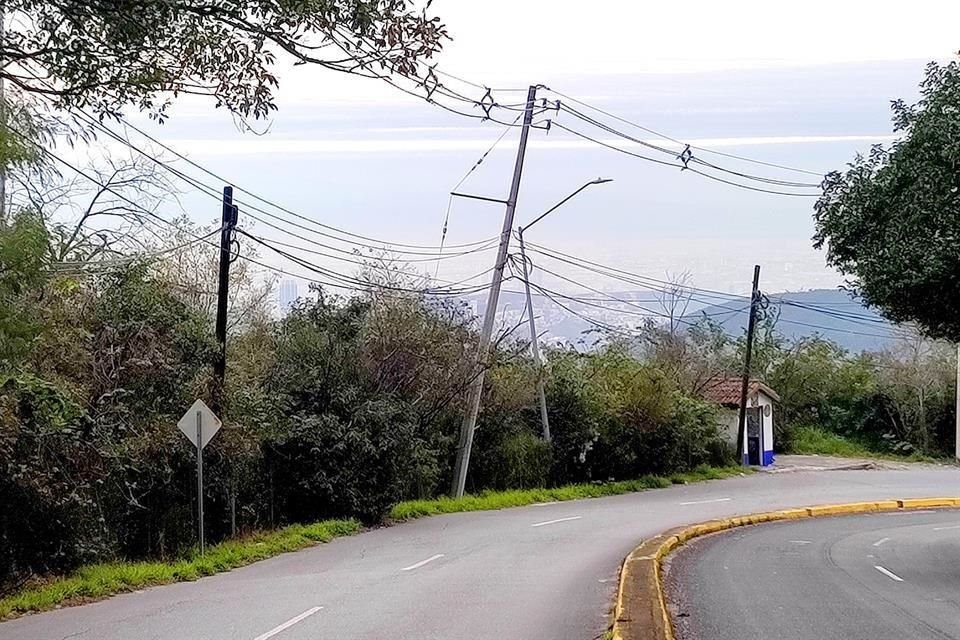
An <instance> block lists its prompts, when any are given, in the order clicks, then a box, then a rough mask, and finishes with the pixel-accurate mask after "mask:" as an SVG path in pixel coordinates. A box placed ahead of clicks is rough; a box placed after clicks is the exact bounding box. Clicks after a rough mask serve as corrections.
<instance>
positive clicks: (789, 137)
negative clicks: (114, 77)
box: [132, 0, 960, 293]
mask: <svg viewBox="0 0 960 640" xmlns="http://www.w3.org/2000/svg"><path fill="white" fill-rule="evenodd" d="M431 11H433V12H434V13H435V14H436V15H438V16H440V17H441V18H442V20H443V21H444V22H445V23H446V24H447V26H448V29H449V31H450V33H451V35H452V36H453V40H452V41H451V42H449V43H447V45H446V46H445V49H444V51H443V53H442V54H441V55H440V56H439V57H438V58H437V59H436V62H437V64H438V68H439V69H441V70H444V71H446V72H449V73H452V74H455V75H456V76H458V77H460V78H464V79H466V80H469V81H471V82H475V83H477V84H479V85H486V86H492V87H496V88H498V89H499V88H502V89H507V90H508V91H497V92H496V96H497V99H498V101H499V102H503V103H520V102H522V101H523V99H524V95H525V93H526V87H527V86H528V85H530V84H542V85H545V86H546V87H549V90H547V89H541V90H540V92H539V95H540V96H544V97H548V98H551V99H554V98H558V97H559V95H558V94H557V93H555V92H554V91H556V92H560V93H562V94H566V95H568V96H572V97H574V98H577V99H579V100H581V101H583V102H585V103H588V104H589V105H592V106H594V107H598V108H600V109H603V110H604V111H607V112H609V113H612V114H615V115H617V116H619V117H622V118H625V119H627V120H629V121H631V122H634V123H638V124H640V125H642V126H644V127H646V128H648V129H651V130H653V131H656V132H658V133H663V134H666V135H668V136H670V137H671V138H673V139H674V140H679V141H683V142H690V143H692V144H695V145H698V146H702V147H706V148H709V149H712V150H716V151H723V152H726V153H733V154H737V155H740V156H745V157H749V158H751V159H754V160H760V161H764V162H772V163H776V164H782V165H785V166H790V167H797V168H802V169H805V170H808V171H813V172H815V173H825V172H828V171H831V170H836V169H842V168H843V167H844V165H845V163H847V162H849V161H850V160H851V159H852V158H853V157H854V155H855V154H856V153H858V152H860V153H862V152H866V151H867V150H869V148H870V145H871V144H876V143H884V142H889V141H890V140H891V133H892V132H891V126H890V113H889V103H890V101H891V100H893V99H896V98H901V97H902V98H905V99H908V100H911V99H914V98H915V96H916V91H917V89H916V87H917V84H918V82H919V81H920V80H921V78H922V74H923V68H924V66H925V64H926V63H927V62H929V61H930V60H934V59H935V60H940V61H946V60H950V59H951V58H952V56H953V55H954V52H955V51H956V50H957V49H958V48H960V36H957V33H956V28H955V26H956V25H957V24H958V23H960V3H955V2H948V1H946V0H943V1H932V0H915V1H914V2H912V3H911V5H910V10H909V11H904V10H903V6H902V4H900V3H897V4H895V3H893V2H885V1H873V2H861V1H849V0H847V1H844V2H836V1H832V2H822V1H807V2H803V3H781V2H769V1H767V2H754V1H752V0H751V1H746V0H730V1H728V2H723V3H718V2H701V1H696V0H693V1H686V2H650V1H647V2H638V1H636V0H628V1H620V0H595V1H594V2H591V3H583V2H572V1H568V0H558V1H555V2H553V3H533V2H517V1H516V0H514V1H511V2H508V1H506V0H485V1H484V2H465V1H464V0H435V1H434V2H433V4H432V8H431ZM279 75H280V82H281V86H280V90H279V93H278V106H279V109H278V111H277V112H276V113H275V114H274V115H273V116H272V118H271V119H270V121H269V122H267V123H260V124H258V125H255V126H258V127H262V128H263V130H264V131H265V132H264V133H262V134H260V135H255V134H252V133H249V132H244V131H241V130H240V129H238V127H237V126H236V123H235V121H234V120H233V119H232V118H231V117H230V116H229V114H227V113H225V112H223V111H222V110H216V109H214V108H213V107H212V104H211V103H209V102H203V101H197V100H187V101H181V102H180V103H178V104H177V106H176V107H175V108H174V109H173V111H172V112H171V118H170V119H169V120H168V121H167V122H166V123H165V124H163V125H157V124H155V123H152V122H149V121H146V120H144V119H143V118H142V117H137V116H132V118H133V119H134V121H135V122H137V123H138V125H140V126H144V127H145V128H146V129H147V130H148V131H149V132H150V133H151V134H152V135H154V136H156V137H157V138H158V139H161V140H162V141H164V143H166V144H168V145H170V146H171V147H172V148H174V149H176V150H177V151H178V152H181V153H183V154H185V155H187V156H188V157H190V158H191V159H192V160H194V161H195V162H197V163H199V164H201V165H203V166H205V167H208V168H210V169H211V170H213V171H215V172H217V173H219V174H221V175H223V176H226V177H228V178H229V179H230V180H231V181H232V182H233V183H234V184H236V185H238V186H242V187H243V188H245V189H248V190H250V191H253V192H255V193H258V194H260V195H262V196H264V197H265V198H267V199H268V200H270V201H272V202H275V203H277V204H280V205H282V206H283V207H285V208H287V209H289V210H291V211H295V212H297V213H299V214H301V215H304V216H306V217H309V218H312V219H314V220H318V221H321V222H322V223H324V224H328V225H332V226H335V227H338V228H341V229H346V230H348V231H350V232H353V233H357V234H362V235H366V236H371V237H376V238H383V239H388V240H390V241H392V242H402V243H411V244H420V245H431V246H435V245H437V244H439V242H440V238H441V229H442V227H443V224H444V219H445V217H446V215H447V213H448V202H449V195H448V194H449V192H450V190H451V189H452V188H453V187H454V186H455V185H456V184H457V183H458V182H459V181H460V180H461V178H463V176H464V174H466V173H467V172H468V170H469V169H470V168H471V167H472V166H473V165H474V164H475V163H476V162H477V160H478V158H479V157H480V155H481V154H482V153H483V152H484V151H485V150H487V149H488V148H489V147H490V146H491V144H493V142H494V141H495V140H497V138H498V137H499V136H500V135H501V134H502V133H504V131H505V128H504V127H503V126H502V125H500V124H497V123H494V122H481V121H479V120H477V119H472V118H465V117H461V116H457V115H453V114H449V113H447V112H445V111H443V110H441V109H439V108H437V107H436V106H433V105H430V104H427V103H426V102H424V101H422V100H418V99H416V98H413V97H410V96H408V95H405V94H403V93H401V92H399V91H397V90H395V89H393V88H391V87H389V86H386V85H384V84H382V83H380V82H377V81H375V80H367V79H361V78H352V77H347V76H343V75H339V74H336V73H334V72H330V71H326V70H323V69H317V68H310V67H308V66H298V67H291V66H288V65H286V64H284V65H282V66H281V68H280V69H279ZM445 83H449V85H448V86H450V87H451V88H455V89H456V90H457V91H460V92H461V93H464V94H466V95H469V96H470V97H472V98H475V99H480V98H481V97H482V95H483V90H482V89H481V88H477V87H474V86H471V85H468V84H463V83H459V82H457V81H454V80H445ZM561 99H562V100H563V98H561ZM566 104H572V103H569V102H567V103H566ZM464 108H465V109H466V110H468V111H472V112H474V113H479V109H477V108H475V107H474V108H472V109H471V108H470V107H469V106H466V107H464ZM578 108H579V107H578ZM590 113H592V114H593V115H594V116H596V117H601V116H600V114H599V113H598V112H594V111H590ZM515 116H516V113H515V112H512V111H511V112H503V113H501V117H503V118H508V119H509V120H513V118H514V117H515ZM548 117H552V118H554V119H555V121H556V122H557V123H558V124H563V125H566V126H569V127H571V128H576V129H579V130H581V131H583V132H589V134H590V135H591V136H595V137H597V138H599V139H602V140H608V141H611V142H614V141H615V142H616V143H617V144H618V145H620V146H623V147H625V148H628V149H630V150H632V151H638V150H640V148H639V147H637V146H635V145H630V144H623V143H624V141H623V140H619V141H616V139H615V138H612V137H611V136H610V135H608V134H606V133H604V132H602V131H599V130H596V129H591V128H590V127H589V126H588V125H585V124H584V123H582V122H579V121H577V120H576V119H574V118H573V117H571V116H570V115H569V114H566V113H561V114H543V115H542V116H541V118H548ZM605 121H606V122H608V123H610V124H615V125H617V127H618V128H621V129H622V130H624V131H628V132H629V133H630V134H631V135H633V136H636V137H638V138H641V139H643V140H649V141H652V142H657V143H658V144H668V145H671V144H672V143H667V142H666V141H665V140H664V139H662V138H658V137H657V136H655V135H653V134H650V133H648V132H644V131H642V130H639V129H636V128H632V127H630V126H629V125H626V124H623V123H620V122H618V121H612V120H609V119H606V120H605ZM517 137H518V136H517V131H516V130H515V129H514V128H511V129H510V130H509V131H506V133H505V135H504V137H503V139H502V140H501V142H500V143H499V144H497V145H496V146H495V148H494V150H493V151H492V152H491V153H490V155H489V156H488V157H487V159H486V160H485V161H484V162H483V163H482V164H481V165H480V166H479V167H478V168H477V169H476V170H475V171H473V172H472V173H471V174H470V175H469V177H468V178H467V180H466V181H465V182H464V183H463V186H462V187H461V189H460V190H461V191H466V192H469V193H474V194H482V195H486V196H490V197H495V198H505V197H506V195H507V192H508V189H509V181H510V177H511V172H512V168H513V163H514V157H515V153H516V144H517ZM671 148H674V147H672V146H671ZM676 149H677V150H679V147H676ZM704 154H706V152H704ZM699 155H701V154H700V152H698V156H699ZM702 157H704V158H708V157H709V158H710V160H711V161H713V162H717V163H718V164H721V165H723V166H724V167H727V168H730V169H732V170H737V171H745V170H746V171H750V172H751V173H756V174H761V175H765V176H770V177H776V178H781V179H789V180H799V181H804V182H806V181H813V182H817V181H818V179H817V178H816V177H814V176H811V175H808V174H801V173H795V172H785V171H782V170H779V169H774V168H771V167H766V166H762V165H756V164H750V163H744V162H741V161H738V160H734V159H731V158H726V157H723V156H711V155H702ZM667 159H670V158H667ZM597 177H604V178H611V179H612V180H613V182H611V183H609V184H604V185H598V186H594V187H591V188H589V189H587V190H585V191H584V192H582V193H581V194H580V195H578V196H577V197H576V198H574V199H573V200H571V201H570V202H569V203H567V204H566V205H564V206H563V207H561V208H560V209H558V210H557V211H555V212H554V213H552V214H551V215H550V217H549V218H547V219H545V220H544V221H543V222H541V223H538V225H537V227H536V228H535V229H531V230H530V231H529V232H528V238H529V240H530V241H531V242H535V243H539V244H542V245H545V246H548V247H551V248H553V249H555V250H559V251H562V252H565V253H571V254H575V255H577V256H582V257H584V258H588V259H591V260H594V261H597V262H601V263H604V264H608V265H611V266H614V267H617V268H620V269H625V270H629V271H632V272H636V273H642V274H645V275H649V276H652V277H656V278H664V277H665V276H667V275H670V274H678V273H683V272H688V273H689V274H690V277H691V281H692V283H693V284H695V285H697V286H700V287H707V288H711V289H718V290H722V291H728V292H732V293H743V292H745V291H747V290H748V289H749V284H750V282H749V281H750V277H751V275H752V268H753V265H754V264H761V265H762V268H763V275H762V286H763V288H764V289H765V290H768V291H784V290H792V291H797V290H803V289H810V288H820V287H836V286H837V285H839V284H840V283H841V282H842V278H841V276H840V275H839V274H837V273H835V272H833V271H832V270H830V269H828V268H827V267H826V266H825V263H824V256H823V254H822V253H821V252H819V251H816V250H814V249H813V248H812V246H811V240H810V239H811V236H812V235H813V221H812V217H811V216H812V205H813V202H814V201H815V198H805V197H787V196H780V195H771V194H764V193H757V192H752V191H748V190H744V189H739V188H735V187H732V186H728V185H724V184H720V183H716V182H712V181H708V180H705V179H703V178H701V177H699V176H697V175H695V174H692V173H689V172H680V171H679V170H677V169H675V168H671V167H663V166H659V165H656V164H653V163H649V162H645V161H642V160H638V159H636V158H633V157H630V156H627V155H625V154H620V153H617V152H615V151H611V150H609V149H606V148H603V147H600V146H597V145H595V144H592V143H590V142H587V141H584V140H582V139H579V138H577V137H575V136H573V135H571V134H569V133H567V132H565V131H563V130H561V129H559V128H557V127H553V128H551V130H550V132H549V133H548V132H545V131H542V130H534V131H533V132H532V134H531V137H530V146H529V151H528V153H527V157H526V163H525V168H524V174H523V183H522V187H521V193H520V198H519V201H518V207H517V223H518V224H524V223H525V222H526V221H529V220H531V219H533V218H535V217H536V216H537V215H539V213H541V212H542V211H544V210H546V209H547V208H549V207H550V206H551V205H553V204H554V203H556V202H557V201H559V200H560V199H562V198H563V197H565V196H566V195H568V194H569V193H570V192H572V191H573V190H575V189H576V188H578V187H579V186H580V185H582V184H583V183H584V182H586V181H588V180H592V179H594V178H597ZM182 202H183V206H184V207H185V209H186V210H187V212H188V213H189V215H190V216H191V217H193V218H194V219H196V220H197V221H199V222H209V221H210V220H212V219H214V218H215V217H216V216H218V215H219V207H218V205H217V203H216V202H214V201H213V200H212V199H211V198H208V197H205V196H202V195H199V194H197V193H193V192H191V191H185V193H184V194H183V197H182ZM246 214H254V215H256V213H255V212H253V211H247V212H245V211H244V209H243V208H242V207H241V211H240V221H241V222H240V224H241V226H243V227H245V228H247V229H248V230H249V231H250V232H251V233H256V234H258V235H262V236H263V237H265V238H268V239H272V240H281V239H282V240H283V241H286V242H289V243H298V244H300V245H302V246H314V245H313V244H312V242H313V241H316V240H318V239H319V238H317V237H316V236H311V235H309V234H307V233H306V232H303V233H299V232H298V231H297V229H295V228H291V227H288V228H289V229H290V231H292V232H293V233H295V234H297V233H299V235H300V236H301V238H300V239H297V238H296V237H295V236H292V235H285V234H281V233H279V232H276V231H275V230H273V229H270V228H269V227H267V226H265V225H263V224H261V223H258V222H256V221H254V220H252V219H251V218H250V217H249V216H248V215H246ZM502 218H503V207H502V206H501V205H498V204H494V203H485V202H479V201H471V200H463V199H456V200H454V201H453V203H452V206H450V208H449V225H448V228H449V231H448V235H447V237H446V242H447V243H448V244H452V245H456V244H461V243H469V242H473V241H476V240H481V239H485V238H490V237H493V236H495V235H497V234H498V233H499V231H500V226H501V224H502ZM333 244H336V246H338V247H347V248H348V245H346V244H337V243H333ZM261 255H262V257H263V260H264V261H265V262H267V263H269V264H271V265H273V266H277V267H283V268H287V269H289V270H290V271H297V269H295V268H294V267H292V266H291V265H290V264H289V263H288V262H286V261H285V260H284V259H282V258H280V257H278V256H275V255H270V254H269V251H266V250H264V251H262V252H261ZM304 255H305V257H308V258H309V259H310V260H311V261H315V262H316V263H318V264H322V265H323V266H327V267H330V268H333V269H336V270H338V271H339V272H344V273H350V272H352V271H353V270H354V269H355V265H352V264H350V263H342V262H336V261H330V260H328V259H326V258H322V257H318V256H315V255H310V256H307V255H306V254H304ZM537 260H539V258H536V257H535V258H534V262H535V264H536V262H537ZM492 261H493V253H492V251H488V252H481V253H474V254H470V255H466V256H463V257H460V258H451V259H448V260H444V261H443V262H442V263H441V264H440V267H439V271H438V274H439V277H440V278H441V279H447V280H459V279H462V278H466V277H468V276H471V275H473V274H476V273H478V272H481V271H483V270H484V269H487V268H488V267H489V266H490V265H491V264H492ZM547 264H548V263H547V262H543V265H544V266H546V265H547ZM424 267H429V270H430V271H431V272H432V271H433V269H434V268H435V267H436V265H435V264H432V263H430V264H426V263H418V267H417V268H419V269H422V268H424ZM549 268H550V269H553V270H557V269H566V270H565V271H564V272H563V273H565V274H566V275H568V276H570V277H573V278H575V279H577V280H579V281H582V282H584V283H586V284H588V285H590V286H592V287H595V288H599V289H602V290H615V289H622V288H623V283H617V282H616V281H605V280H604V279H603V278H600V277H599V276H597V275H596V274H591V273H588V272H579V271H577V270H576V269H575V268H573V267H570V266H569V265H567V266H565V267H564V266H563V265H558V264H553V265H552V266H550V267H549ZM299 271H300V272H302V270H299ZM538 277H540V278H543V279H545V280H551V278H550V277H549V276H547V275H545V274H543V273H541V274H539V276H538ZM487 278H489V276H487ZM541 281H544V280H541ZM554 285H555V286H556V287H557V289H560V290H563V289H567V288H570V286H571V285H569V283H565V282H562V281H557V280H554Z"/></svg>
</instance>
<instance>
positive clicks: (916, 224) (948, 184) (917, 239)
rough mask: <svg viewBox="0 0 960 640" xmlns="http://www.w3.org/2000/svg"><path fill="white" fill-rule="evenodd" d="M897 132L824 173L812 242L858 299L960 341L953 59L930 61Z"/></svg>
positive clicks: (958, 111)
mask: <svg viewBox="0 0 960 640" xmlns="http://www.w3.org/2000/svg"><path fill="white" fill-rule="evenodd" d="M920 94H921V99H920V101H919V102H917V103H916V104H914V105H907V104H906V103H904V102H903V101H902V100H898V101H896V102H894V103H893V123H894V131H895V132H896V133H898V134H900V135H901V136H902V137H901V138H900V139H899V140H898V141H896V142H895V143H893V144H892V145H890V146H889V148H885V147H883V146H880V145H877V146H874V147H873V149H872V150H871V151H870V153H869V155H867V156H866V157H864V156H861V155H858V156H857V157H856V158H855V159H854V161H853V162H852V163H851V164H850V165H849V169H848V170H847V171H846V172H845V173H839V172H834V173H831V174H829V175H828V176H826V178H825V180H824V183H823V195H822V196H821V198H820V199H819V201H818V202H817V204H816V207H815V210H816V213H815V216H814V219H815V221H816V235H815V236H814V246H816V247H817V248H824V247H825V248H826V249H827V262H828V264H830V265H831V266H834V267H836V268H837V269H839V270H840V271H841V272H842V273H843V274H845V275H847V276H850V278H851V284H852V286H853V288H854V289H855V290H856V292H857V293H858V294H859V295H860V296H861V297H862V298H863V300H864V301H865V302H866V303H868V304H870V305H873V306H876V307H878V308H879V309H881V310H882V311H883V312H884V313H885V315H887V316H888V317H889V318H890V319H892V320H894V321H897V322H905V321H914V322H917V323H918V324H919V325H920V326H921V327H922V328H923V329H924V331H925V332H926V333H927V334H929V335H930V336H933V337H939V338H948V339H950V340H953V341H960V284H958V283H960V242H958V238H960V216H958V215H957V211H958V210H960V65H958V63H957V62H956V61H954V62H951V63H949V64H947V65H939V64H937V63H930V64H929V65H928V66H927V70H926V77H925V78H924V80H923V82H922V83H921V84H920Z"/></svg>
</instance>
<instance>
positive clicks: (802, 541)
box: [790, 540, 813, 544]
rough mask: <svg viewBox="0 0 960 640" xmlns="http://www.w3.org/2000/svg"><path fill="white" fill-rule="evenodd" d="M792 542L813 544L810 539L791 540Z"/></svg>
mask: <svg viewBox="0 0 960 640" xmlns="http://www.w3.org/2000/svg"><path fill="white" fill-rule="evenodd" d="M790 542H792V543H793V544H813V542H812V541H810V540H791V541H790Z"/></svg>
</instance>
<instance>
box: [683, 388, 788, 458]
mask: <svg viewBox="0 0 960 640" xmlns="http://www.w3.org/2000/svg"><path fill="white" fill-rule="evenodd" d="M742 385H743V379H742V378H715V379H713V380H710V381H709V382H707V384H706V386H705V387H704V388H703V391H702V392H701V393H702V395H703V398H704V399H705V400H709V401H710V402H716V403H717V404H719V405H720V406H721V407H722V409H721V412H720V419H719V427H720V433H721V434H722V435H723V436H724V437H725V438H726V439H727V442H729V443H730V446H731V447H732V448H734V449H736V446H737V426H738V424H739V419H740V394H741V391H742ZM777 402H780V396H778V395H777V394H776V392H775V391H774V390H773V389H771V388H770V387H768V386H767V385H765V384H763V383H762V382H760V381H759V380H750V383H749V384H748V385H747V415H746V425H745V426H746V436H745V437H744V439H743V450H742V451H741V452H740V457H741V458H742V459H743V462H744V464H749V465H754V466H763V467H766V466H768V465H771V464H773V407H774V403H777Z"/></svg>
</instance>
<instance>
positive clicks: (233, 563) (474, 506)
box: [0, 465, 750, 620]
mask: <svg viewBox="0 0 960 640" xmlns="http://www.w3.org/2000/svg"><path fill="white" fill-rule="evenodd" d="M749 472H750V471H749V469H742V468H740V467H710V466H707V465H701V466H699V467H697V468H696V469H693V470H692V471H689V472H686V473H675V474H672V475H670V476H668V477H662V476H643V477H641V478H638V479H637V480H628V481H623V482H610V483H602V484H588V485H568V486H563V487H556V488H553V489H525V490H519V489H518V490H508V491H484V492H483V493H481V494H480V495H477V496H471V495H466V496H464V497H463V498H460V499H456V500H453V499H450V498H437V499H434V500H409V501H405V502H401V503H400V504H397V505H395V506H394V507H393V509H391V511H390V514H389V518H388V519H389V520H392V521H402V520H413V519H416V518H422V517H427V516H433V515H440V514H444V513H458V512H465V511H487V510H494V509H506V508H510V507H521V506H525V505H530V504H534V503H538V502H539V503H542V502H560V501H566V500H579V499H584V498H600V497H604V496H612V495H620V494H624V493H632V492H636V491H644V490H647V489H662V488H665V487H669V486H671V485H674V484H691V483H694V482H702V481H705V480H718V479H721V478H727V477H730V476H734V475H743V474H745V473H749ZM361 528H362V527H361V524H360V522H358V521H357V520H327V521H323V522H318V523H314V524H310V525H290V526H286V527H283V528H281V529H276V530H273V531H265V532H257V533H253V534H249V535H244V536H242V537H240V538H236V539H231V540H225V541H224V542H221V543H219V544H217V545H215V546H213V547H211V548H209V549H207V550H206V552H205V553H204V554H202V555H201V554H200V553H199V552H198V551H197V550H196V549H190V550H188V551H187V552H186V553H184V554H183V555H181V556H180V557H176V558H170V559H167V560H154V561H139V562H136V561H134V562H125V561H114V562H108V563H101V564H94V565H88V566H83V567H80V568H79V569H77V570H75V571H73V572H71V573H70V574H68V575H66V576H59V577H58V576H50V577H45V578H37V579H34V580H32V581H30V582H28V583H27V584H26V585H25V586H24V587H23V588H21V589H20V590H19V591H17V593H15V594H13V595H9V596H7V597H4V598H0V620H3V619H5V618H9V617H14V616H17V615H21V614H24V613H33V612H39V611H47V610H50V609H53V608H56V607H61V606H67V605H71V604H79V603H82V602H88V601H92V600H97V599H101V598H105V597H108V596H111V595H116V594H118V593H125V592H129V591H136V590H138V589H145V588H147V587H154V586H159V585H164V584H171V583H174V582H190V581H193V580H198V579H200V578H203V577H205V576H211V575H214V574H216V573H221V572H224V571H229V570H231V569H236V568H238V567H242V566H245V565H248V564H250V563H252V562H257V561H258V560H265V559H267V558H272V557H274V556H276V555H279V554H281V553H288V552H291V551H298V550H300V549H304V548H306V547H309V546H313V545H315V544H318V543H323V542H329V541H330V540H333V539H334V538H339V537H342V536H349V535H353V534H355V533H358V532H360V530H361Z"/></svg>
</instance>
